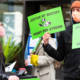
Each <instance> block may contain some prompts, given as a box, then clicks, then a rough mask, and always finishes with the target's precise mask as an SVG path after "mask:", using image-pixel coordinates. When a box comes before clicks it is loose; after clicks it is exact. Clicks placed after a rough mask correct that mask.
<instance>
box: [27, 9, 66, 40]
mask: <svg viewBox="0 0 80 80" xmlns="http://www.w3.org/2000/svg"><path fill="white" fill-rule="evenodd" d="M28 22H29V27H30V31H31V35H32V39H35V38H39V37H42V36H43V35H44V33H45V32H49V33H50V34H51V33H56V32H59V31H63V30H65V25H64V20H63V15H62V10H61V7H57V8H53V9H49V10H46V11H42V12H39V13H36V14H33V15H31V16H28Z"/></svg>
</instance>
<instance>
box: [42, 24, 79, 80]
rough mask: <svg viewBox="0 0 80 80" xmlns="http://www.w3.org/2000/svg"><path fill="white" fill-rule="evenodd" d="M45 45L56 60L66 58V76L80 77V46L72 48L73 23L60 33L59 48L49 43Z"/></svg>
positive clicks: (46, 49) (48, 52)
mask: <svg viewBox="0 0 80 80" xmlns="http://www.w3.org/2000/svg"><path fill="white" fill-rule="evenodd" d="M43 47H44V50H45V51H46V52H47V54H48V55H50V56H51V57H53V58H55V59H56V60H58V61H62V60H63V59H64V77H68V78H75V79H77V78H80V48H77V49H72V25H70V26H68V27H66V30H65V31H62V32H61V33H60V37H59V42H58V49H57V50H55V49H54V48H52V47H51V46H50V45H49V44H47V45H46V46H44V45H43Z"/></svg>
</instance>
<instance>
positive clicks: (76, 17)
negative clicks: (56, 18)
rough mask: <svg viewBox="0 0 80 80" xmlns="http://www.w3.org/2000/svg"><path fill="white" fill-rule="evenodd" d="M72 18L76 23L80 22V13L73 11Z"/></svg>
mask: <svg viewBox="0 0 80 80" xmlns="http://www.w3.org/2000/svg"><path fill="white" fill-rule="evenodd" d="M72 17H73V20H74V21H75V22H80V12H77V11H72Z"/></svg>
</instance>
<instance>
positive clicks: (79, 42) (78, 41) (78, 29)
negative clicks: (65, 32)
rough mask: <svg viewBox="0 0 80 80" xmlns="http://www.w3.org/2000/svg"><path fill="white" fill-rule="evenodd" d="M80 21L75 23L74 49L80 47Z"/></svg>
mask: <svg viewBox="0 0 80 80" xmlns="http://www.w3.org/2000/svg"><path fill="white" fill-rule="evenodd" d="M79 33H80V23H78V24H74V25H73V34H72V49H75V48H80V37H79V36H80V34H79Z"/></svg>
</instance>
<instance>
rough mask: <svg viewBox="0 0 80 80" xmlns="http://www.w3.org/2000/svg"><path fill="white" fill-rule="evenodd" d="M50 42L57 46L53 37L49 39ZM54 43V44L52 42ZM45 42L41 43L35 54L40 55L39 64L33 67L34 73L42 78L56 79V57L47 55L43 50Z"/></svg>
mask: <svg viewBox="0 0 80 80" xmlns="http://www.w3.org/2000/svg"><path fill="white" fill-rule="evenodd" d="M49 43H50V44H51V45H52V46H53V47H54V48H56V45H55V41H54V39H53V38H50V39H49ZM52 43H53V44H52ZM42 45H43V42H41V44H40V45H39V47H38V49H37V50H36V52H35V54H37V55H39V57H38V66H34V65H33V67H32V74H33V75H34V76H37V77H39V79H40V80H55V69H54V65H53V62H54V59H53V58H51V57H50V56H48V55H47V53H46V52H45V51H44V50H43V47H42Z"/></svg>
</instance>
